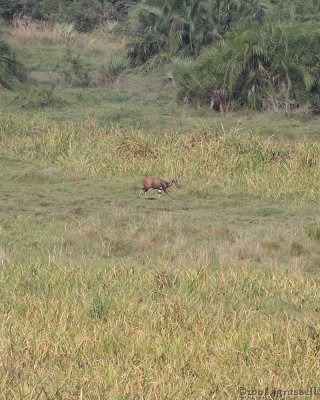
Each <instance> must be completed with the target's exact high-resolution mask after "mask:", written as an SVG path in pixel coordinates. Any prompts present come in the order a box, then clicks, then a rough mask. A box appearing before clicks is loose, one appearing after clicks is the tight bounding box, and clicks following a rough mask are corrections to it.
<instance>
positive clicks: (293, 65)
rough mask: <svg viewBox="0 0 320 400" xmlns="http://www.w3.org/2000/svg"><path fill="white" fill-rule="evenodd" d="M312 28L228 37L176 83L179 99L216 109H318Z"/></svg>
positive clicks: (318, 66)
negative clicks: (304, 107) (209, 104)
mask: <svg viewBox="0 0 320 400" xmlns="http://www.w3.org/2000/svg"><path fill="white" fill-rule="evenodd" d="M319 41H320V30H319V29H317V28H313V29H312V28H308V29H303V27H301V28H300V29H297V27H296V26H287V27H286V26H281V25H278V24H271V23H268V24H265V25H264V26H263V27H261V26H251V27H248V28H246V29H242V30H241V31H239V30H238V31H236V32H235V33H234V34H231V35H228V36H227V37H226V40H225V42H224V43H223V44H222V45H217V46H214V47H211V48H209V49H207V50H206V51H205V52H204V53H203V54H202V55H201V57H200V58H199V59H198V61H197V62H196V63H194V64H193V65H192V66H191V67H189V68H180V70H179V69H178V72H177V78H176V80H177V81H178V84H179V87H180V99H182V98H184V97H185V96H187V97H188V98H190V100H191V101H192V100H197V101H200V102H202V103H210V102H211V105H212V106H213V107H215V108H217V109H220V108H221V107H220V106H222V108H226V107H227V104H228V103H230V102H232V103H233V106H235V105H238V106H248V107H250V108H253V109H256V110H261V109H269V108H273V109H274V110H275V111H279V110H280V109H285V110H290V109H293V108H297V107H301V106H303V105H307V106H310V107H311V108H312V110H313V111H314V112H319V111H320V108H319V105H320V62H319V59H320V54H319V47H318V43H319Z"/></svg>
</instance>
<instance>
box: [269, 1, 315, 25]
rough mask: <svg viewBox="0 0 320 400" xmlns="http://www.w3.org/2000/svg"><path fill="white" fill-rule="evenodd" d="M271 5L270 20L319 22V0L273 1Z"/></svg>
mask: <svg viewBox="0 0 320 400" xmlns="http://www.w3.org/2000/svg"><path fill="white" fill-rule="evenodd" d="M272 4H273V7H272V9H271V12H270V16H271V18H272V19H276V20H281V21H288V20H290V21H292V22H293V21H297V22H305V21H310V22H319V21H320V1H319V0H273V1H272Z"/></svg>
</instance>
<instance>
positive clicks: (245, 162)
mask: <svg viewBox="0 0 320 400" xmlns="http://www.w3.org/2000/svg"><path fill="white" fill-rule="evenodd" d="M0 132H1V142H0V150H1V151H3V152H5V153H6V154H10V155H12V156H13V155H14V156H19V157H30V156H31V157H34V158H36V159H37V160H38V161H39V162H40V163H43V164H45V165H49V164H50V165H51V164H54V165H56V166H58V167H61V168H67V169H68V170H69V171H73V172H79V173H86V174H88V175H104V176H106V175H108V174H110V175H115V176H122V177H127V178H128V179H132V178H137V179H138V180H139V179H140V178H141V177H142V176H145V175H161V176H167V177H170V176H177V177H178V178H179V179H180V180H181V181H182V183H183V184H186V185H188V187H189V190H190V191H193V192H194V193H199V194H200V193H201V192H207V191H208V190H209V191H210V189H211V188H212V187H215V186H218V187H220V188H221V189H223V190H226V191H234V190H235V191H238V192H244V193H251V194H255V195H261V196H263V197H264V196H266V197H273V198H279V197H283V196H295V197H298V198H304V199H306V200H318V199H319V195H320V181H319V172H320V147H319V144H318V143H313V142H311V141H309V140H306V139H304V140H300V141H295V142H292V141H290V140H286V139H281V140H278V139H276V138H274V137H269V138H260V137H259V136H257V135H253V134H251V133H250V132H243V131H241V130H240V129H238V128H237V127H235V128H233V129H231V130H230V131H228V132H226V131H224V129H223V127H222V128H221V131H219V132H215V131H211V130H205V129H199V130H195V131H193V132H190V133H189V134H185V135H181V134H178V133H176V132H174V131H163V132H161V133H159V134H156V135H153V134H149V133H145V132H143V131H133V132H128V131H123V130H119V129H116V128H110V129H109V128H105V127H102V126H99V125H97V124H96V123H95V122H93V121H91V122H90V121H88V122H87V123H78V124H77V123H75V124H70V123H58V122H54V121H51V120H49V119H47V118H46V117H45V116H41V115H38V116H35V117H28V116H12V115H9V114H2V115H1V119H0Z"/></svg>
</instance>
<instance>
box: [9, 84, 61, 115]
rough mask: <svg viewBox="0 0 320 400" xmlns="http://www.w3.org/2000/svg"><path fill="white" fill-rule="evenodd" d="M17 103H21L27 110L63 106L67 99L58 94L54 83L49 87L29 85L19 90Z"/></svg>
mask: <svg viewBox="0 0 320 400" xmlns="http://www.w3.org/2000/svg"><path fill="white" fill-rule="evenodd" d="M15 104H19V105H21V107H22V108H24V109H26V110H34V109H40V108H42V109H43V108H46V107H55V108H61V107H64V106H65V105H66V101H65V100H63V99H62V98H61V97H60V96H59V95H57V93H56V91H55V86H54V85H50V86H49V87H45V86H35V85H27V86H26V87H24V88H23V89H21V90H20V91H19V94H18V96H17V97H16V99H15Z"/></svg>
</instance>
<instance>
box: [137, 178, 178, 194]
mask: <svg viewBox="0 0 320 400" xmlns="http://www.w3.org/2000/svg"><path fill="white" fill-rule="evenodd" d="M170 187H175V188H178V187H179V186H178V182H177V180H176V179H172V180H171V181H170V182H167V181H165V180H163V179H160V178H154V177H150V178H144V180H143V181H142V186H141V189H140V192H139V197H140V196H141V193H142V192H144V197H147V191H148V190H149V189H156V190H158V196H159V197H160V196H161V193H162V192H164V193H165V194H168V192H167V189H169V188H170Z"/></svg>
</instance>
